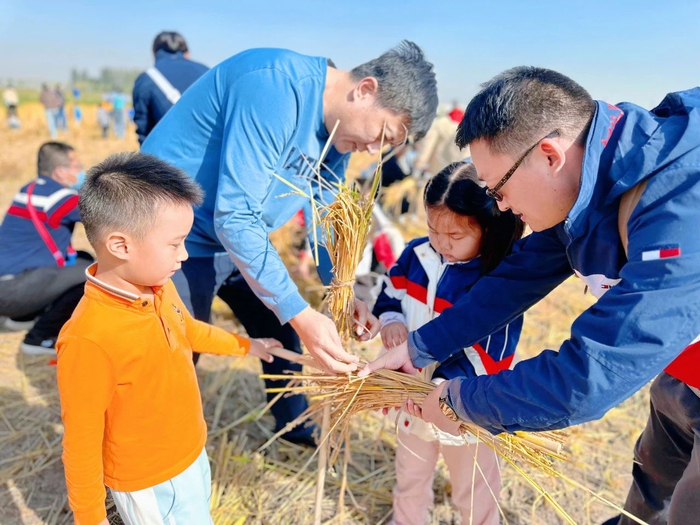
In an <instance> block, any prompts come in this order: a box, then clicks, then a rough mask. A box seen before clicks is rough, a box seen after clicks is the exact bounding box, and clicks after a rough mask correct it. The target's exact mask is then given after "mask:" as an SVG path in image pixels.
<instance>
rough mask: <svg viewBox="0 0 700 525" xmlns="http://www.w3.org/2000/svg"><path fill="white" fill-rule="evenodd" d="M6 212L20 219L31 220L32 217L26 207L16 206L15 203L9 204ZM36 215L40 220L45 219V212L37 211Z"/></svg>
mask: <svg viewBox="0 0 700 525" xmlns="http://www.w3.org/2000/svg"><path fill="white" fill-rule="evenodd" d="M7 214H8V215H12V216H13V217H20V218H21V219H29V220H32V217H31V216H30V215H29V210H27V208H22V207H21V206H17V205H16V204H14V205H12V206H10V209H9V210H7ZM36 215H37V217H38V218H39V220H40V221H44V222H46V221H47V217H46V214H45V213H44V212H43V211H37V212H36Z"/></svg>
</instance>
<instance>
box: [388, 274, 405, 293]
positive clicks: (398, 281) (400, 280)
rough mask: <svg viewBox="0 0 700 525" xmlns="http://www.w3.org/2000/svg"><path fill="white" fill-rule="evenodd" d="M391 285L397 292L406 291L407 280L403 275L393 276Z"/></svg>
mask: <svg viewBox="0 0 700 525" xmlns="http://www.w3.org/2000/svg"><path fill="white" fill-rule="evenodd" d="M390 277H391V284H392V285H393V287H394V288H396V289H397V290H405V289H406V282H407V279H406V278H405V277H404V276H402V275H391V276H390Z"/></svg>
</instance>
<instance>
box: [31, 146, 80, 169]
mask: <svg viewBox="0 0 700 525" xmlns="http://www.w3.org/2000/svg"><path fill="white" fill-rule="evenodd" d="M71 151H74V149H73V146H70V145H68V144H66V143H65V142H55V141H51V142H44V144H42V145H41V147H40V148H39V154H38V155H37V173H38V174H39V175H45V176H47V177H48V176H50V175H51V174H52V173H53V170H55V169H56V168H60V167H66V166H68V165H70V159H69V158H68V153H69V152H71Z"/></svg>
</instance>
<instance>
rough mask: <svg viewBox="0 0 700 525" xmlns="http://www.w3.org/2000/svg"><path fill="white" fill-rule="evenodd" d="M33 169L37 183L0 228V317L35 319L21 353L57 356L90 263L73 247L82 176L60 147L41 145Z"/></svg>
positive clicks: (69, 151)
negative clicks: (57, 345)
mask: <svg viewBox="0 0 700 525" xmlns="http://www.w3.org/2000/svg"><path fill="white" fill-rule="evenodd" d="M37 164H38V166H37V172H38V174H37V178H36V179H34V180H33V181H31V182H30V183H29V184H27V185H25V186H23V187H22V188H21V189H20V190H19V192H18V193H17V194H16V195H15V196H14V198H13V199H12V204H11V205H10V208H9V209H8V210H7V213H6V214H5V218H4V219H3V221H2V223H0V316H3V317H8V318H10V319H12V320H14V321H20V322H22V321H25V322H26V321H29V320H32V319H35V318H36V323H35V324H34V325H33V328H31V329H30V330H29V332H28V333H27V335H26V336H25V338H24V341H23V342H22V345H21V346H20V349H21V350H22V352H24V353H26V354H36V355H41V354H46V355H55V343H56V339H57V337H58V333H59V331H60V330H61V327H62V326H63V324H64V323H65V322H66V321H67V320H68V319H69V318H70V316H71V314H72V313H73V310H74V309H75V306H76V305H77V304H78V302H79V301H80V298H81V297H82V296H83V287H84V285H85V269H86V268H87V267H88V266H89V265H90V264H91V263H92V257H90V255H89V254H87V253H84V252H76V251H75V250H74V249H73V247H72V246H71V237H72V235H73V228H74V227H75V224H76V223H77V222H80V214H79V213H78V188H79V187H80V185H81V184H82V182H83V181H84V180H85V171H84V170H83V165H82V163H81V162H80V160H79V159H78V157H77V155H76V152H75V150H74V149H73V147H72V146H69V145H68V144H65V143H63V142H47V143H45V144H43V145H42V146H41V148H39V155H38V162H37Z"/></svg>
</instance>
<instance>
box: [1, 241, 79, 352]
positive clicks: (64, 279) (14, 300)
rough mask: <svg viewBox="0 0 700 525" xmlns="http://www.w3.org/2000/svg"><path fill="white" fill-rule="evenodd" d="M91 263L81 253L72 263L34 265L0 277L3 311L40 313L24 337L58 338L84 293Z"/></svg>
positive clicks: (26, 315) (17, 315)
mask: <svg viewBox="0 0 700 525" xmlns="http://www.w3.org/2000/svg"><path fill="white" fill-rule="evenodd" d="M91 264H92V258H91V257H90V256H89V255H88V254H82V253H81V254H80V256H79V257H78V259H77V260H76V261H75V264H73V265H71V266H66V267H64V268H59V267H58V266H47V267H43V268H33V269H31V270H26V271H24V272H22V273H20V274H17V275H14V276H12V277H11V278H9V277H4V278H0V315H3V316H6V317H10V318H12V319H32V318H35V317H38V319H37V322H36V324H35V325H34V327H33V328H32V329H31V330H30V331H29V332H28V333H27V336H26V337H25V341H27V342H31V343H35V342H36V343H40V342H41V341H43V340H45V339H56V338H57V337H58V333H59V332H60V331H61V327H63V325H64V324H65V322H66V321H68V319H70V316H71V315H72V314H73V310H75V307H76V306H77V305H78V303H79V302H80V299H81V298H82V296H83V291H84V288H85V269H86V268H87V267H88V266H90V265H91Z"/></svg>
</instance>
